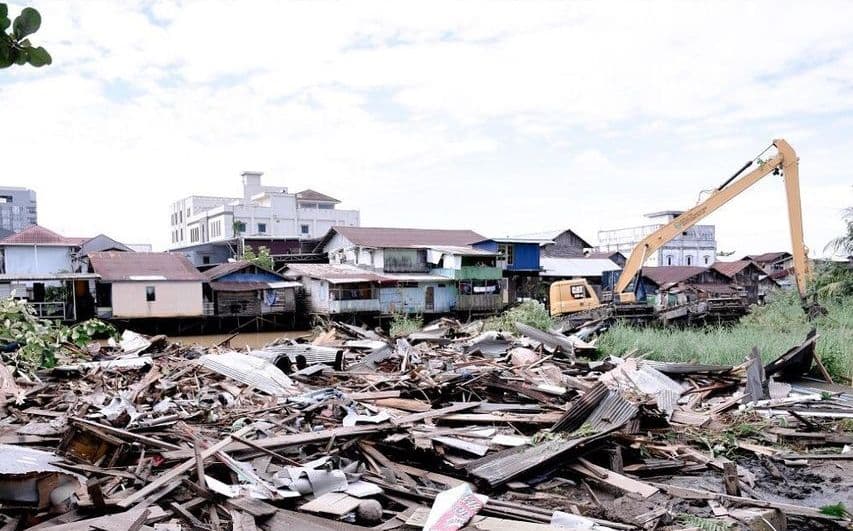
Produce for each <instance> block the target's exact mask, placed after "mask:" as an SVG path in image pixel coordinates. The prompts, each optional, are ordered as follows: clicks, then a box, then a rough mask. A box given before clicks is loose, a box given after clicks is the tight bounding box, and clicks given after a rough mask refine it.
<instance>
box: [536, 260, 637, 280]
mask: <svg viewBox="0 0 853 531" xmlns="http://www.w3.org/2000/svg"><path fill="white" fill-rule="evenodd" d="M540 265H541V266H542V272H541V273H540V276H543V277H599V276H601V274H602V272H604V271H618V270H620V269H622V268H621V267H619V265H618V264H616V263H615V262H613V261H612V260H608V259H606V258H547V257H543V258H541V259H540Z"/></svg>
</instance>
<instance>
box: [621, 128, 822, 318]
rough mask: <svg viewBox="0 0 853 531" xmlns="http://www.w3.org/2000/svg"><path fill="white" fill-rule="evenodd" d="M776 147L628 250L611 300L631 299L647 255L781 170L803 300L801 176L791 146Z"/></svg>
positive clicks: (780, 142)
mask: <svg viewBox="0 0 853 531" xmlns="http://www.w3.org/2000/svg"><path fill="white" fill-rule="evenodd" d="M773 145H774V146H775V147H776V151H777V153H776V155H775V156H773V157H772V158H770V159H769V160H766V161H763V162H758V167H757V168H755V169H754V170H752V171H750V172H749V173H747V174H746V175H743V176H740V177H739V175H740V174H742V173H743V172H744V171H746V170H747V169H748V168H749V167H750V166H752V165H754V164H756V161H750V162H749V163H747V164H746V165H744V167H743V168H742V169H741V170H740V171H739V172H738V173H736V174H735V175H734V176H732V178H730V179H728V180H727V181H726V182H724V183H723V184H722V185H721V186H720V187H719V188H717V189H716V190H714V191H713V192H712V193H711V195H710V196H708V197H707V198H706V199H705V200H704V201H702V202H701V203H699V204H698V205H696V206H695V207H693V208H691V209H690V210H688V211H686V212H684V213H683V214H681V215H680V216H678V217H677V218H675V219H673V220H672V221H671V222H669V223H668V224H666V225H664V226H663V227H661V228H660V229H658V230H656V231H655V232H653V233H651V234H649V235H648V236H646V237H645V238H644V239H643V240H642V241H640V242H639V243H638V244H637V245H636V246H635V247H634V249H633V250H632V251H631V256H630V257H629V258H628V261H627V262H626V263H625V267H624V268H623V269H622V273H621V275H620V276H619V280H618V281H617V282H616V285H615V286H614V288H613V293H614V301H619V302H634V301H635V296H634V293H624V291H625V289H626V288H627V287H628V285H629V284H630V283H631V280H632V279H634V277H636V276H637V274H638V273H639V272H640V270H641V269H642V267H643V263H644V262H645V261H646V258H648V257H649V256H651V255H652V253H654V252H655V251H657V250H658V249H660V248H661V247H663V246H664V245H666V244H667V242H669V241H670V240H672V239H673V238H676V237H677V236H678V235H679V234H682V233H684V232H685V231H686V230H687V229H689V228H690V227H692V226H693V225H695V224H696V223H698V222H699V221H701V220H702V219H703V218H705V217H706V216H708V215H709V214H711V213H712V212H714V211H715V210H717V209H718V208H720V207H721V206H723V205H725V204H726V203H728V202H729V201H730V200H732V199H733V198H734V197H736V196H738V195H739V194H740V193H741V192H743V191H744V190H746V189H747V188H749V187H750V186H752V185H753V184H755V183H757V182H758V181H760V180H761V179H762V178H763V177H765V176H766V175H768V174H770V173H775V174H778V173H780V172H781V173H782V175H783V176H784V179H785V191H786V194H787V199H788V224H789V226H790V230H791V246H792V249H793V255H794V275H795V277H796V282H797V290H798V291H799V292H800V297H801V298H802V299H803V301H805V298H806V281H807V279H808V278H809V276H810V274H811V273H810V271H809V263H808V259H807V255H808V250H807V249H806V246H805V244H804V242H803V214H802V208H801V205H800V178H799V170H798V166H799V163H798V160H797V154H796V153H795V152H794V149H793V148H792V147H791V146H790V144H788V142H786V141H785V140H782V139H776V140H774V141H773ZM735 179H736V180H735Z"/></svg>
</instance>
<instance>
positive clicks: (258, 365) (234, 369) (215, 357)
mask: <svg viewBox="0 0 853 531" xmlns="http://www.w3.org/2000/svg"><path fill="white" fill-rule="evenodd" d="M199 363H201V364H202V365H203V366H204V367H206V368H208V369H210V370H212V371H214V372H218V373H219V374H222V375H223V376H227V377H229V378H232V379H234V380H237V381H238V382H241V383H244V384H246V385H251V386H252V387H255V388H256V389H259V390H261V391H263V392H265V393H267V394H270V395H273V396H287V395H290V394H292V393H293V391H294V387H293V382H292V381H291V379H290V378H288V377H287V375H286V374H284V372H282V371H281V369H279V368H278V367H276V366H275V365H273V364H272V363H270V362H269V361H267V360H265V359H262V358H259V357H256V356H248V355H246V354H242V353H240V352H225V353H222V354H205V355H204V356H202V357H200V358H199Z"/></svg>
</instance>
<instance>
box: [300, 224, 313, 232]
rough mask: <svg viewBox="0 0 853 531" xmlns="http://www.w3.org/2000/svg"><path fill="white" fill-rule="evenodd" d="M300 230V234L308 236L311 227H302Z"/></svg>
mask: <svg viewBox="0 0 853 531" xmlns="http://www.w3.org/2000/svg"><path fill="white" fill-rule="evenodd" d="M300 230H301V232H302V234H308V233H309V232H310V231H311V227H309V226H308V225H302V226H301V227H300Z"/></svg>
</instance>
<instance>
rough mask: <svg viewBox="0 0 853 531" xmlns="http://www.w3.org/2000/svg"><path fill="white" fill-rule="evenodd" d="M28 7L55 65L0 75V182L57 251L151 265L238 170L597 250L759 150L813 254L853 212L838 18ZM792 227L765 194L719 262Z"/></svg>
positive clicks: (409, 215)
mask: <svg viewBox="0 0 853 531" xmlns="http://www.w3.org/2000/svg"><path fill="white" fill-rule="evenodd" d="M23 5H31V6H33V7H36V8H37V9H38V10H39V11H40V12H41V14H42V17H43V24H42V28H41V30H39V32H38V33H37V34H36V35H35V36H34V37H33V41H34V42H35V43H36V44H41V45H44V46H45V47H46V48H47V49H48V50H49V51H50V52H51V54H52V56H53V65H52V66H49V67H45V68H42V69H34V68H30V67H18V68H11V69H6V70H0V109H2V112H0V153H2V154H3V156H2V174H0V184H4V185H18V186H27V187H30V188H33V189H35V190H36V191H37V193H38V201H39V221H40V223H41V224H42V225H44V226H47V227H48V228H51V229H53V230H56V231H58V232H61V233H63V234H65V235H68V236H87V235H94V234H97V233H100V232H104V233H107V234H109V235H111V236H113V237H115V238H117V239H120V240H124V241H127V242H130V243H138V242H150V243H153V244H154V245H155V247H156V248H164V247H165V246H166V245H167V242H168V238H169V227H168V221H169V212H168V208H169V203H170V202H171V201H173V200H175V199H178V198H180V197H183V196H186V195H190V194H202V195H239V194H240V172H241V171H242V170H247V169H251V170H260V171H263V172H264V181H265V184H280V185H284V186H287V187H288V188H290V189H291V190H292V191H296V190H301V189H303V188H308V187H310V188H313V189H315V190H318V191H321V192H323V193H326V194H329V195H332V196H334V197H337V198H339V199H341V200H342V201H343V204H342V205H341V207H342V208H358V209H360V210H361V219H362V224H363V225H365V226H395V227H435V228H470V229H474V230H476V231H478V232H480V233H482V234H484V235H487V236H502V235H511V234H519V233H527V232H538V231H543V230H551V229H556V228H571V229H573V230H575V231H576V232H578V233H580V234H581V235H582V236H583V237H585V238H586V239H587V240H590V241H591V242H593V243H596V242H597V231H598V230H600V229H607V228H618V227H624V226H631V225H635V224H639V223H641V222H642V221H643V217H642V215H643V214H644V213H647V212H651V211H655V210H664V209H685V208H688V207H690V206H692V205H693V204H695V202H696V200H697V198H698V195H699V192H700V191H701V190H703V189H709V188H712V187H713V186H715V185H717V184H719V183H720V182H721V181H723V180H725V178H726V177H728V176H729V175H730V174H731V173H733V172H734V171H735V170H737V169H738V168H739V167H740V166H741V165H742V164H743V162H745V161H746V160H748V159H750V158H752V157H753V156H755V155H756V154H757V153H758V152H760V151H761V150H763V149H764V148H765V147H766V146H767V145H769V144H770V142H771V140H772V139H773V138H776V137H784V138H786V139H787V140H788V141H789V142H790V143H791V144H792V145H793V146H794V148H795V149H796V150H797V151H798V153H799V155H800V177H801V181H802V195H803V208H804V218H805V221H804V222H805V232H806V243H807V244H808V245H809V247H810V248H811V249H812V250H813V253H814V252H820V251H822V249H823V247H824V245H825V244H826V242H827V241H828V240H829V239H830V238H832V237H834V236H836V235H838V234H840V233H841V232H842V228H843V226H842V222H841V220H840V210H841V209H842V208H843V207H845V206H850V205H853V186H852V185H853V179H851V172H853V136H851V132H853V113H851V111H853V24H851V23H850V21H851V20H853V3H850V2H838V3H832V2H819V3H815V2H792V3H787V4H786V3H785V2H779V1H773V2H766V3H759V2H704V3H699V2H691V3H687V2H678V3H664V2H654V3H647V2H630V3H624V4H620V3H609V2H595V3H585V2H559V3H551V2H520V3H513V2H458V1H454V2H447V3H442V2H437V1H434V0H431V1H429V2H418V3H414V2H398V1H394V2H388V3H374V2H337V3H336V2H330V3H324V2H307V1H300V2H292V3H285V2H279V1H275V2H269V3H266V2H248V1H246V2H233V3H232V2H227V3H226V2H213V1H205V2H173V1H144V2H131V1H124V0H123V1H121V2H117V1H89V2H72V1H67V0H62V1H57V2H52V1H45V0H30V1H28V2H27V3H26V4H18V5H15V4H12V5H11V6H10V12H11V13H12V14H17V13H18V12H19V11H20V8H21V7H23ZM785 212H786V210H785V196H784V188H783V185H782V183H781V179H780V178H779V177H768V178H766V179H765V181H763V182H761V183H759V184H758V185H756V186H755V187H753V189H751V190H749V191H748V192H747V193H745V194H743V195H742V196H741V197H739V198H738V199H736V200H735V201H733V202H732V203H730V204H729V205H727V206H726V207H724V208H723V209H721V210H720V211H718V212H717V213H716V214H714V215H713V216H712V217H711V218H709V221H710V222H712V223H715V224H716V225H717V236H718V238H717V239H718V245H719V248H720V250H722V251H734V252H735V253H736V254H737V255H742V254H747V253H757V252H763V251H771V250H786V249H790V246H791V244H790V240H789V237H788V230H787V219H786V214H785Z"/></svg>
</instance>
